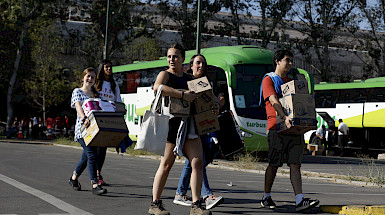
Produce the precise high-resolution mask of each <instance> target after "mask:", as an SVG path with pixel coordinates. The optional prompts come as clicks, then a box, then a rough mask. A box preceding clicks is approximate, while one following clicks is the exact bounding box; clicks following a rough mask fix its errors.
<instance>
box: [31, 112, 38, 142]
mask: <svg viewBox="0 0 385 215" xmlns="http://www.w3.org/2000/svg"><path fill="white" fill-rule="evenodd" d="M38 137H39V121H38V119H37V117H36V116H34V117H33V118H32V138H33V139H37V138H38Z"/></svg>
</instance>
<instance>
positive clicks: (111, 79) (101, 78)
mask: <svg viewBox="0 0 385 215" xmlns="http://www.w3.org/2000/svg"><path fill="white" fill-rule="evenodd" d="M106 64H111V66H112V62H111V61H110V60H106V59H105V60H102V61H101V62H100V63H99V66H98V75H97V76H96V84H95V85H96V89H97V90H98V91H102V86H103V81H108V82H110V83H111V89H112V90H113V91H114V94H116V92H115V88H116V83H115V80H114V76H113V74H111V75H110V76H109V77H108V80H106V77H105V76H104V65H106Z"/></svg>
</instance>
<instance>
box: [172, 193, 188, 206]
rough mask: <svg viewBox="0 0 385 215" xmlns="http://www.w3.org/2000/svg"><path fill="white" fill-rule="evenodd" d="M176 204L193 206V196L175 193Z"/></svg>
mask: <svg viewBox="0 0 385 215" xmlns="http://www.w3.org/2000/svg"><path fill="white" fill-rule="evenodd" d="M173 202H174V204H177V205H183V206H189V207H191V204H192V198H191V197H189V196H181V195H175V198H174V201H173Z"/></svg>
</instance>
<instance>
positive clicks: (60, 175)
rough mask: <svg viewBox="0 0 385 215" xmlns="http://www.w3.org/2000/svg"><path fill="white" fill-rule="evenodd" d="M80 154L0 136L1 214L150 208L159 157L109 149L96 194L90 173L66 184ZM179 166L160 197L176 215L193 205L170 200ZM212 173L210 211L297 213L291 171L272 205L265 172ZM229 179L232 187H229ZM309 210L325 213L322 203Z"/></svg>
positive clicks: (331, 192) (312, 193)
mask: <svg viewBox="0 0 385 215" xmlns="http://www.w3.org/2000/svg"><path fill="white" fill-rule="evenodd" d="M81 153H82V150H80V149H79V148H73V147H60V146H53V145H38V144H20V143H5V142H0V214H43V215H48V214H52V215H53V214H55V215H59V214H147V210H148V207H149V204H150V201H151V189H152V182H153V176H154V174H155V171H156V169H157V167H158V165H159V161H158V160H153V159H146V158H138V157H131V156H127V155H125V156H121V155H117V154H113V153H109V154H108V155H107V158H106V162H105V165H104V167H103V168H104V169H103V176H104V178H105V180H106V182H108V183H109V184H110V186H108V187H106V188H107V189H108V194H107V195H105V196H95V195H92V193H91V191H90V188H91V185H90V184H89V177H88V172H87V171H85V172H84V173H83V175H82V176H81V177H80V180H79V181H80V183H81V184H82V191H73V190H72V189H71V187H70V186H69V184H68V179H69V177H70V176H71V174H72V171H73V170H74V168H75V166H76V164H77V162H78V160H79V158H80V155H81ZM307 159H310V161H307ZM311 160H312V159H311V157H306V159H305V163H304V168H303V169H305V170H309V169H308V168H312V169H316V167H317V166H319V169H325V168H326V167H328V168H334V169H340V172H341V169H345V168H346V167H348V166H350V165H351V164H343V163H341V164H332V162H334V161H330V162H329V163H327V162H326V161H325V164H322V163H321V162H319V163H317V162H315V161H311ZM313 160H314V159H313ZM356 161H357V162H358V160H356ZM344 165H347V166H344ZM380 165H383V164H382V163H380ZM355 166H359V165H355ZM335 167H338V168H335ZM353 167H354V164H353ZM182 168H183V165H182V164H180V163H176V164H175V165H174V167H173V169H172V171H171V173H170V176H169V179H168V181H167V184H166V188H165V190H164V192H163V195H162V198H163V201H164V203H165V205H166V209H167V210H168V211H170V212H171V214H178V215H179V214H189V210H190V208H189V207H184V206H178V205H174V204H173V203H172V200H173V197H174V195H175V190H176V186H177V184H178V180H179V176H180V173H181V170H182ZM207 172H208V176H209V182H210V185H211V188H212V189H213V190H214V192H215V194H217V195H221V196H223V197H224V198H225V202H224V203H223V204H222V205H221V206H219V207H216V208H214V209H212V212H213V214H277V213H293V214H296V213H295V208H294V195H293V192H292V188H291V185H290V181H289V178H288V177H277V178H276V181H275V183H274V187H273V193H272V197H273V199H274V200H275V201H276V203H277V205H278V208H277V209H276V210H275V211H271V210H268V209H264V208H261V207H260V199H261V197H262V195H263V181H264V175H263V174H255V173H248V172H240V171H233V170H226V169H217V168H208V169H207ZM230 182H232V184H233V186H228V184H229V183H230ZM303 190H304V195H305V196H306V197H311V198H317V199H319V200H320V201H321V205H353V204H354V205H380V204H383V203H384V199H385V189H384V188H375V187H374V188H371V187H362V186H352V185H344V184H335V183H331V182H326V181H323V180H309V179H304V180H303ZM308 213H312V214H314V213H319V214H326V213H323V212H321V211H320V210H319V208H315V209H313V210H311V211H308Z"/></svg>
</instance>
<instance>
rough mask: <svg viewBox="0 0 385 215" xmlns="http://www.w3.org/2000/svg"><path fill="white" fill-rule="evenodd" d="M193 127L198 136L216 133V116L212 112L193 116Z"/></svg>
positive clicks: (217, 126) (217, 128)
mask: <svg viewBox="0 0 385 215" xmlns="http://www.w3.org/2000/svg"><path fill="white" fill-rule="evenodd" d="M194 119H195V125H196V127H197V131H198V134H199V135H203V134H207V133H210V132H213V131H218V130H219V129H220V128H219V122H218V116H217V115H216V114H214V113H213V112H211V110H210V111H206V112H203V113H198V114H195V115H194Z"/></svg>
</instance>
